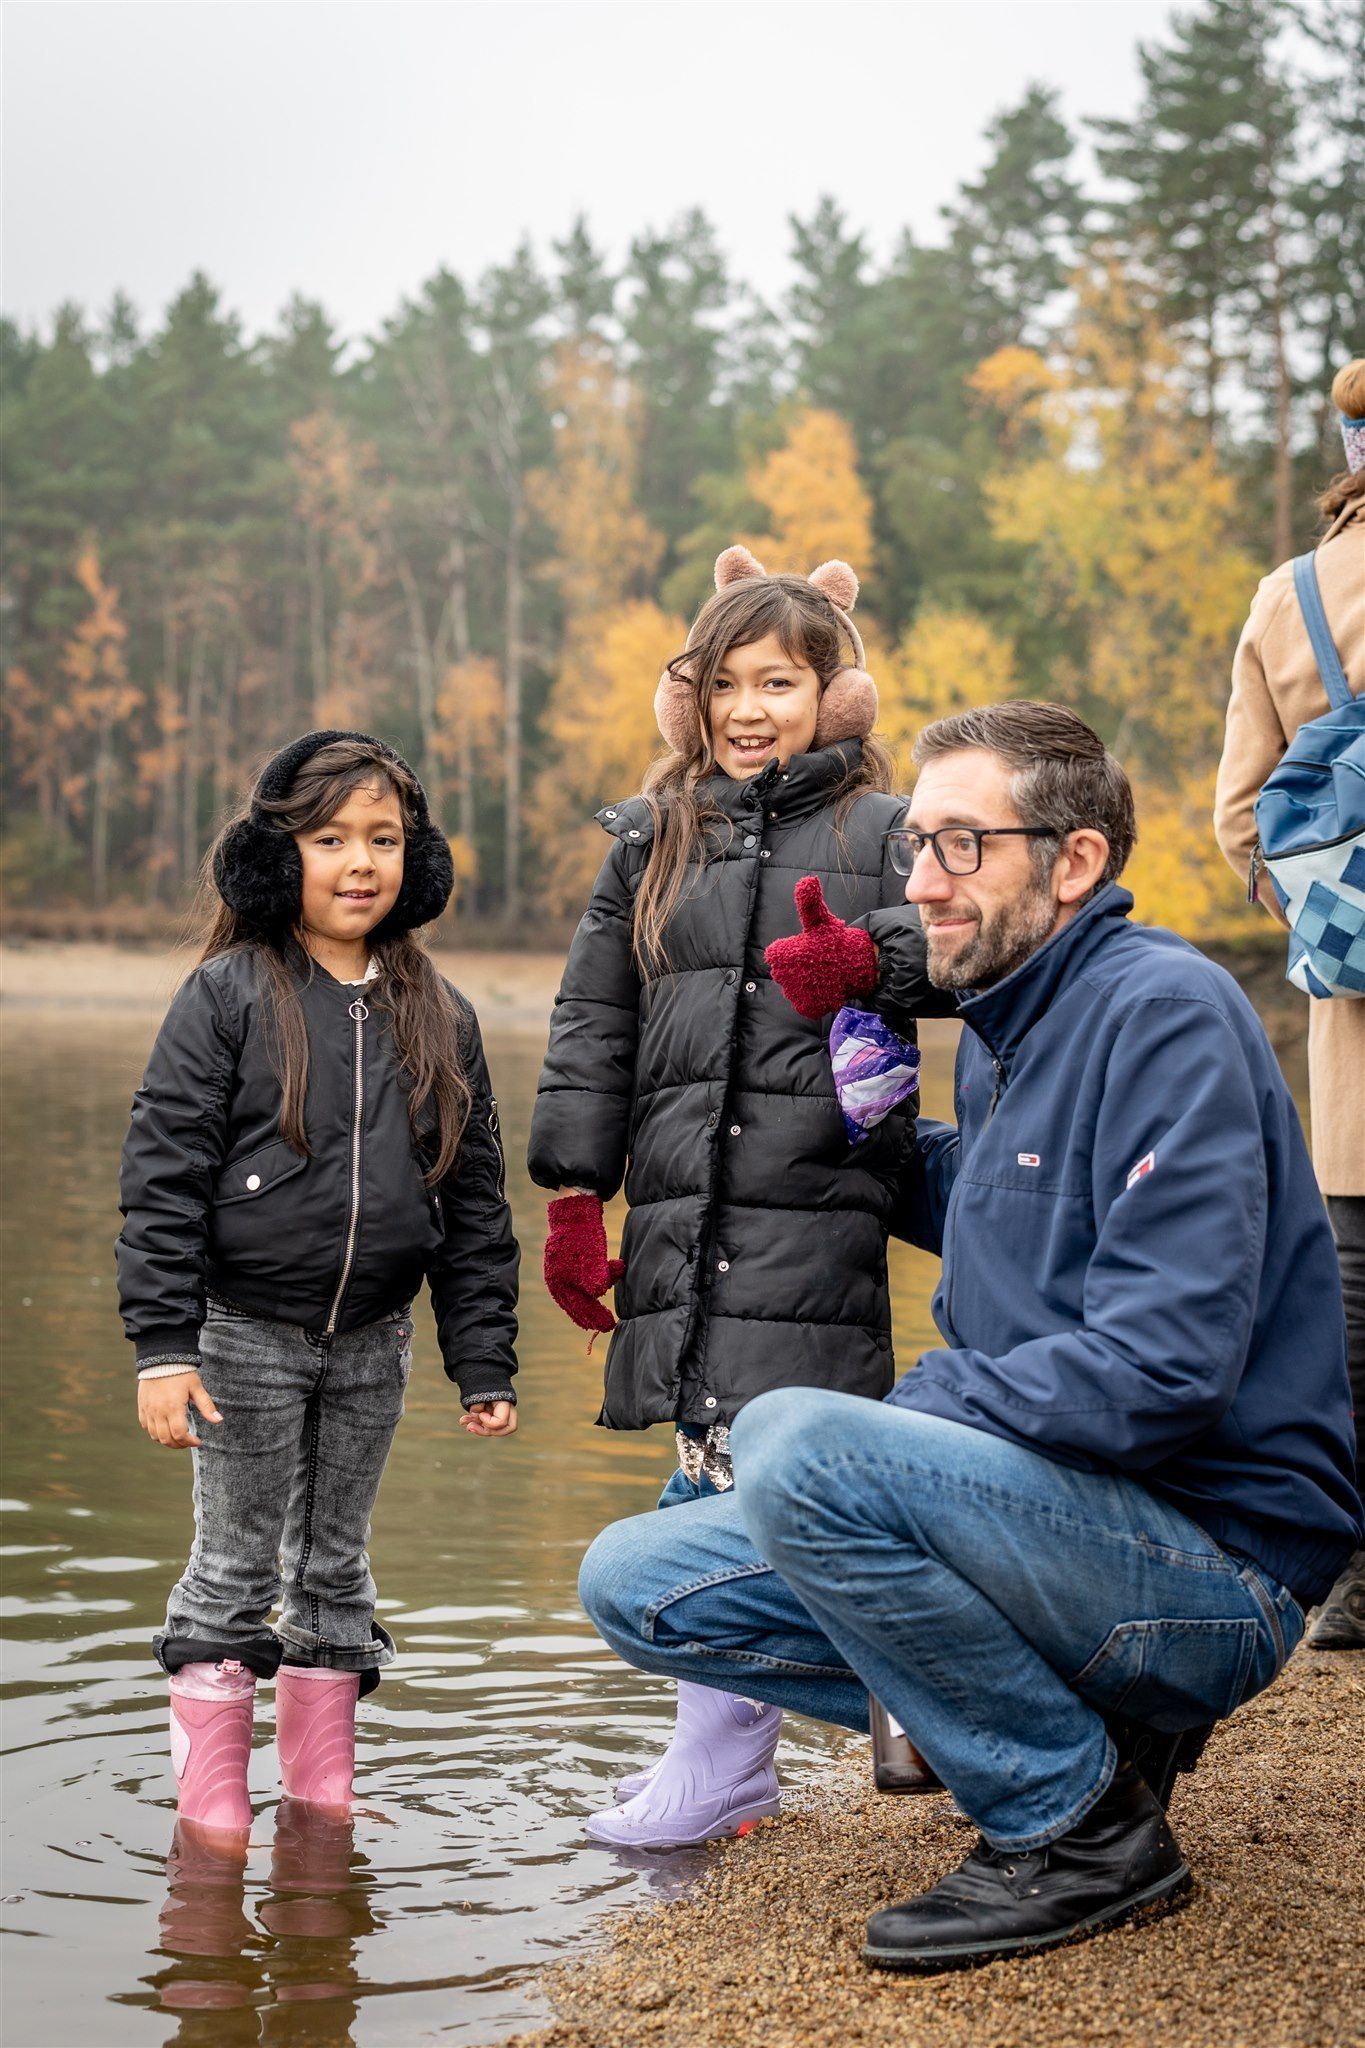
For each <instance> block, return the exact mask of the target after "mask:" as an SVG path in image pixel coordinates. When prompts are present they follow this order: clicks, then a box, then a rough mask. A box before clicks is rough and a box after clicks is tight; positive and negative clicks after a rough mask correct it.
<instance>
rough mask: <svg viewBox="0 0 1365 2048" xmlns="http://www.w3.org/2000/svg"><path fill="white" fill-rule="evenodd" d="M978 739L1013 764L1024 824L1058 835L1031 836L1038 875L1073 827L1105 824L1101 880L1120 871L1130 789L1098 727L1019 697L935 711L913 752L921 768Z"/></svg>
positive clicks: (1131, 819) (1133, 834)
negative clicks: (975, 707)
mask: <svg viewBox="0 0 1365 2048" xmlns="http://www.w3.org/2000/svg"><path fill="white" fill-rule="evenodd" d="M964 747H981V748H984V749H985V751H986V752H987V753H990V754H995V755H997V756H998V757H999V759H1000V760H1002V761H1005V762H1007V763H1008V764H1009V766H1010V767H1011V768H1012V769H1013V770H1014V774H1013V777H1012V780H1011V785H1010V798H1011V801H1012V803H1013V805H1014V808H1015V810H1016V811H1017V812H1018V814H1019V822H1020V824H1022V825H1046V826H1047V827H1048V829H1049V831H1051V832H1053V833H1054V834H1055V835H1056V842H1055V843H1054V841H1053V840H1050V839H1031V840H1030V841H1029V850H1030V853H1031V854H1032V856H1033V862H1034V867H1035V869H1036V871H1037V872H1038V874H1039V875H1047V874H1050V873H1051V871H1052V867H1053V863H1054V862H1055V860H1056V858H1057V848H1058V846H1059V845H1060V843H1061V841H1062V840H1064V839H1065V837H1066V835H1067V833H1068V832H1079V831H1082V830H1089V831H1092V832H1102V833H1103V834H1104V836H1105V838H1106V839H1107V840H1108V842H1109V858H1108V860H1107V861H1106V862H1105V864H1104V873H1103V874H1102V875H1101V877H1100V879H1099V882H1098V883H1097V884H1096V887H1097V888H1103V887H1104V884H1105V883H1106V882H1113V881H1116V880H1117V879H1118V877H1119V876H1120V875H1121V874H1122V873H1123V870H1124V868H1125V867H1126V866H1127V863H1128V856H1129V855H1130V854H1131V852H1132V851H1133V845H1134V842H1135V841H1136V839H1137V820H1136V818H1135V816H1134V813H1133V791H1132V787H1131V785H1130V784H1129V781H1128V777H1127V776H1126V775H1125V774H1124V772H1123V769H1122V768H1121V767H1120V766H1119V764H1118V762H1117V761H1116V760H1115V759H1114V757H1113V755H1112V754H1111V753H1109V752H1108V750H1107V749H1106V747H1105V744H1104V741H1103V740H1102V739H1101V738H1100V736H1099V734H1098V733H1097V732H1095V731H1094V730H1093V729H1092V728H1091V727H1090V726H1088V725H1087V724H1086V722H1085V720H1084V719H1083V718H1078V717H1077V716H1076V713H1075V712H1074V711H1068V710H1067V709H1066V707H1065V706H1064V705H1061V704H1046V703H1042V702H1037V701H1035V700H1034V699H1032V698H1028V697H1016V698H1013V699H1011V700H1010V701H1009V702H1008V703H1005V704H985V705H982V706H981V707H980V709H979V710H975V711H956V712H954V713H953V714H952V715H951V717H948V718H936V719H935V720H934V722H933V724H932V725H926V726H925V728H924V730H923V731H922V732H921V733H920V736H919V738H918V739H917V740H916V741H915V744H914V748H913V758H914V760H915V763H916V766H917V767H920V768H923V767H924V765H925V763H926V762H928V761H936V760H938V759H939V758H940V757H941V756H942V755H944V754H956V753H959V752H960V751H961V750H962V748H964Z"/></svg>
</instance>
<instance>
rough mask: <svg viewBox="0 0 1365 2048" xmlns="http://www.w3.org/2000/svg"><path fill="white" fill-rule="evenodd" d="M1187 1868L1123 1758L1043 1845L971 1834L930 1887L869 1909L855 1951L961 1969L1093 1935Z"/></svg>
mask: <svg viewBox="0 0 1365 2048" xmlns="http://www.w3.org/2000/svg"><path fill="white" fill-rule="evenodd" d="M1189 1888H1190V1873H1189V1870H1188V1868H1187V1867H1186V1863H1185V1859H1184V1857H1183V1856H1182V1855H1181V1853H1180V1850H1179V1848H1178V1846H1177V1844H1176V1841H1175V1838H1174V1836H1173V1835H1172V1834H1171V1831H1170V1828H1169V1827H1168V1825H1167V1822H1166V1816H1165V1814H1164V1812H1163V1811H1162V1809H1161V1805H1160V1802H1159V1801H1158V1800H1157V1799H1156V1798H1155V1797H1154V1796H1153V1794H1152V1791H1151V1789H1150V1787H1149V1786H1148V1785H1147V1784H1146V1783H1145V1782H1144V1780H1143V1779H1142V1777H1141V1776H1140V1775H1139V1773H1138V1772H1137V1771H1136V1770H1134V1769H1133V1768H1132V1767H1131V1766H1130V1767H1129V1768H1128V1769H1126V1770H1121V1771H1119V1772H1117V1773H1116V1775H1115V1777H1114V1779H1113V1782H1112V1783H1111V1784H1110V1786H1109V1788H1108V1790H1107V1791H1106V1792H1105V1793H1104V1794H1103V1796H1102V1797H1101V1798H1099V1799H1097V1800H1096V1802H1095V1804H1094V1805H1093V1806H1092V1807H1091V1809H1090V1811H1089V1813H1087V1815H1086V1816H1085V1819H1084V1820H1082V1821H1081V1822H1079V1823H1078V1825H1077V1826H1076V1827H1074V1828H1072V1829H1070V1830H1069V1832H1068V1833H1066V1834H1065V1835H1062V1836H1061V1837H1060V1838H1059V1839H1058V1840H1057V1841H1055V1842H1049V1843H1048V1845H1047V1847H1046V1848H1044V1849H993V1848H992V1847H991V1845H990V1843H989V1842H988V1841H987V1840H986V1838H985V1836H984V1835H983V1836H981V1838H980V1839H979V1840H978V1842H977V1845H976V1847H975V1848H974V1849H973V1850H972V1853H971V1855H970V1856H968V1858H967V1859H966V1861H965V1862H964V1863H962V1864H960V1865H959V1866H958V1868H957V1869H956V1870H954V1871H952V1872H951V1873H950V1874H949V1875H948V1876H947V1877H945V1878H943V1879H942V1880H941V1881H940V1882H939V1883H938V1884H936V1885H935V1886H934V1887H933V1889H932V1891H927V1892H924V1893H922V1894H921V1896H920V1897H919V1898H917V1899H907V1901H906V1902H905V1904H904V1905H903V1906H889V1907H888V1908H887V1909H886V1911H885V1912H884V1913H874V1914H873V1916H872V1918H871V1919H870V1920H869V1921H868V1923H867V1942H866V1945H865V1946H864V1948H863V1959H864V1961H866V1962H869V1963H873V1964H875V1965H876V1967H877V1968H878V1969H882V1970H962V1969H971V1968H973V1967H975V1965H977V1964H978V1963H990V1962H994V1961H996V1960H997V1959H998V1958H999V1957H1001V1956H1012V1955H1024V1954H1030V1953H1032V1952H1033V1951H1035V1950H1038V1949H1044V1948H1054V1947H1055V1946H1056V1945H1057V1944H1058V1943H1059V1942H1063V1941H1069V1940H1071V1939H1072V1937H1073V1936H1075V1935H1080V1934H1098V1933H1099V1931H1100V1929H1101V1928H1102V1927H1112V1926H1114V1925H1115V1923H1116V1922H1118V1921H1120V1920H1126V1919H1127V1918H1128V1916H1129V1915H1130V1914H1132V1913H1137V1912H1140V1911H1141V1910H1142V1909H1143V1907H1146V1906H1155V1905H1158V1904H1160V1903H1162V1902H1163V1901H1165V1900H1170V1899H1174V1898H1177V1897H1178V1896H1179V1895H1180V1894H1181V1893H1183V1892H1187V1891H1188V1890H1189Z"/></svg>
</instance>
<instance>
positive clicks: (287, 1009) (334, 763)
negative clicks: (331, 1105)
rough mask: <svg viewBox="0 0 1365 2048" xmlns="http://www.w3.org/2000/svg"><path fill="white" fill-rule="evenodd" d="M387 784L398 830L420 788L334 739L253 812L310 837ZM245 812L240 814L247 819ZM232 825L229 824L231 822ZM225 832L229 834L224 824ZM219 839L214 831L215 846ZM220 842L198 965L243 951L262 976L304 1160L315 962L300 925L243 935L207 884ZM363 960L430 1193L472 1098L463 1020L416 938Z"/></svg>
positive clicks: (285, 1131)
mask: <svg viewBox="0 0 1365 2048" xmlns="http://www.w3.org/2000/svg"><path fill="white" fill-rule="evenodd" d="M376 785H378V786H379V787H380V788H383V787H385V786H386V785H387V787H388V788H389V789H391V790H392V791H393V793H394V796H395V797H396V798H397V800H398V807H399V810H400V811H401V813H402V817H403V829H404V831H405V832H409V833H410V832H411V831H412V829H413V826H414V825H415V823H416V819H417V801H416V800H417V798H418V796H419V795H420V787H419V785H418V783H417V780H416V778H415V777H414V776H413V775H411V774H410V773H409V772H408V771H406V770H405V769H404V768H403V767H402V765H401V764H400V763H397V762H395V761H394V759H393V758H392V756H387V755H381V754H380V752H379V750H378V749H377V747H375V746H374V745H372V744H371V743H369V742H368V741H364V740H350V739H347V740H335V741H333V742H332V744H331V745H330V746H326V747H321V748H319V750H318V752H317V753H316V754H313V755H312V756H311V757H310V758H309V759H308V760H307V761H305V762H304V764H303V766H302V767H301V768H300V770H299V772H298V774H297V775H296V776H295V777H294V781H293V784H292V785H291V787H290V789H289V792H288V794H287V795H286V796H284V797H281V798H280V799H279V800H278V801H276V802H270V801H268V800H267V801H265V802H263V803H261V805H260V809H261V810H263V811H264V812H265V813H266V815H267V816H268V817H270V818H272V819H273V820H274V822H275V823H276V824H277V825H278V826H279V828H280V829H281V831H283V832H287V833H291V834H292V833H295V832H312V831H316V830H317V829H318V827H319V826H322V825H325V824H327V822H328V821H329V819H331V818H334V817H335V816H336V814H337V812H338V811H339V810H340V809H341V807H342V805H343V804H344V803H345V802H346V799H347V798H348V797H349V796H351V795H352V794H353V792H354V791H356V790H357V789H368V788H373V787H374V786H376ZM249 809H250V806H249V805H247V806H244V807H243V810H242V811H241V812H240V813H239V816H245V815H246V814H247V811H248V810H249ZM230 822H232V823H235V822H236V820H232V821H230ZM223 829H224V832H226V831H227V829H228V827H227V826H224V828H223ZM221 837H222V834H221V833H220V835H219V839H221ZM217 846H218V842H217V841H215V843H214V845H213V846H212V847H211V848H210V849H209V852H208V854H207V856H206V858H205V861H204V866H203V870H202V875H201V890H202V895H203V900H204V902H205V904H206V908H207V924H208V929H207V932H206V933H205V936H204V940H203V951H202V952H201V954H200V956H199V957H200V961H201V963H202V962H203V961H205V960H212V959H214V958H215V957H216V956H217V955H218V954H220V953H228V952H232V951H234V950H236V949H242V950H250V951H251V952H252V953H253V954H254V955H255V959H256V963H257V967H258V969H259V972H260V977H261V989H262V993H263V995H264V998H265V1003H266V1013H267V1017H268V1020H269V1021H268V1039H269V1045H270V1057H271V1063H272V1065H273V1066H274V1069H275V1073H276V1075H277V1077H278V1079H279V1084H280V1097H281V1103H280V1135H281V1137H282V1138H284V1140H285V1141H286V1143H287V1144H289V1145H292V1147H293V1148H294V1150H295V1151H296V1152H298V1153H301V1154H302V1155H303V1157H304V1158H311V1157H312V1147H311V1146H310V1145H309V1143H308V1135H307V1132H306V1131H305V1129H304V1121H303V1111H304V1103H305V1100H306V1098H307V1093H308V1031H307V1027H306V1026H305V1024H304V1018H303V1005H302V1003H301V1002H300V1000H299V980H298V977H299V972H300V970H302V971H303V973H304V975H305V977H306V978H308V979H311V977H312V975H313V973H314V971H315V963H314V961H313V957H312V955H311V954H310V953H309V951H308V948H307V946H306V945H305V943H304V938H303V927H302V922H301V918H300V919H299V920H297V921H296V922H295V924H294V927H293V929H292V930H291V931H289V932H286V933H281V934H280V935H279V937H278V938H263V937H262V936H261V935H260V933H259V932H257V931H254V930H250V931H249V930H248V929H247V928H246V927H245V925H244V924H243V922H242V920H241V918H240V917H239V916H238V914H237V912H236V911H234V910H233V909H231V908H230V907H229V905H228V904H227V903H225V902H224V901H223V899H222V897H221V896H220V895H219V894H218V891H217V890H216V889H215V888H214V886H213V868H214V857H215V854H216V852H217ZM370 953H371V957H372V959H373V960H374V962H375V965H376V967H377V968H378V973H377V975H376V977H375V979H374V980H373V981H372V982H370V983H369V984H368V986H367V988H366V991H365V999H366V1001H367V1002H373V1003H375V1004H377V1005H378V1007H379V1008H380V1009H382V1010H383V1011H384V1012H385V1013H386V1015H387V1017H388V1020H389V1028H390V1030H391V1032H392V1034H393V1043H394V1049H395V1051H396V1052H397V1054H398V1064H399V1071H400V1073H401V1075H402V1078H403V1083H404V1088H405V1092H406V1095H407V1104H408V1123H409V1125H410V1127H411V1129H412V1132H413V1136H414V1140H416V1139H417V1138H418V1137H419V1134H420V1135H422V1150H423V1156H425V1157H427V1158H429V1159H430V1161H431V1163H430V1164H429V1165H428V1166H427V1168H426V1170H425V1173H424V1179H425V1180H426V1182H427V1184H428V1185H429V1186H434V1185H435V1184H436V1182H438V1181H440V1180H442V1179H444V1177H445V1176H446V1174H448V1173H449V1172H450V1170H451V1168H452V1167H453V1166H454V1164H455V1161H456V1159H457V1158H458V1156H459V1150H460V1139H461V1138H462V1136H463V1135H464V1128H465V1125H466V1124H467V1123H468V1121H469V1109H470V1102H471V1099H472V1098H471V1094H470V1088H469V1082H468V1080H467V1079H466V1076H465V1071H464V1062H463V1059H462V1057H461V1039H462V1037H463V1034H464V1021H463V1019H462V1018H461V1015H460V1012H459V1009H458V1008H457V1006H456V1003H455V1000H454V998H453V996H452V995H451V993H450V990H449V989H448V988H447V987H446V985H445V983H444V982H443V981H442V979H441V977H440V975H439V974H438V973H437V972H436V968H435V966H434V964H433V962H432V959H431V956H430V954H429V953H428V952H427V950H426V947H425V946H424V945H423V944H422V942H421V940H420V939H419V938H418V937H417V935H416V933H415V932H410V931H405V932H396V933H393V934H385V933H383V932H382V931H378V932H376V933H374V934H373V935H372V937H371V940H370ZM428 1105H430V1111H431V1114H432V1116H434V1120H435V1121H434V1129H432V1130H431V1132H430V1134H429V1135H426V1134H421V1133H420V1126H421V1123H422V1121H423V1111H424V1110H426V1109H427V1107H428Z"/></svg>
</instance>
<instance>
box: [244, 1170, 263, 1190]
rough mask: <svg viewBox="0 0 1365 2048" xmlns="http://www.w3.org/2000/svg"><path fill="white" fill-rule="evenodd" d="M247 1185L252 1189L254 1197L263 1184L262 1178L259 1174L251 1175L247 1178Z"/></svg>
mask: <svg viewBox="0 0 1365 2048" xmlns="http://www.w3.org/2000/svg"><path fill="white" fill-rule="evenodd" d="M246 1184H247V1186H248V1187H249V1188H250V1189H251V1192H252V1194H253V1195H254V1194H255V1192H256V1190H257V1188H258V1187H259V1186H260V1184H261V1176H260V1175H259V1173H249V1174H248V1175H247V1177H246Z"/></svg>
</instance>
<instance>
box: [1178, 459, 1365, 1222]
mask: <svg viewBox="0 0 1365 2048" xmlns="http://www.w3.org/2000/svg"><path fill="white" fill-rule="evenodd" d="M1317 571H1318V582H1319V584H1320V586H1321V589H1322V602H1323V607H1324V609H1325V611H1326V613H1327V622H1328V624H1329V625H1330V627H1331V628H1332V638H1333V639H1334V640H1335V641H1336V644H1337V650H1338V652H1339V653H1340V655H1341V665H1342V667H1343V668H1344V669H1345V671H1346V675H1347V679H1348V680H1349V682H1350V685H1351V688H1352V690H1353V691H1354V692H1355V694H1356V695H1357V696H1360V695H1361V694H1362V692H1365V498H1357V499H1355V500H1354V502H1353V503H1351V504H1349V505H1347V506H1346V507H1345V509H1344V510H1343V511H1342V513H1341V515H1340V516H1339V518H1338V519H1337V520H1336V522H1335V524H1334V525H1333V526H1331V527H1330V528H1329V529H1328V531H1327V533H1326V534H1325V535H1324V536H1323V539H1322V541H1321V543H1320V545H1319V547H1318V553H1317ZM1326 709H1327V694H1326V692H1325V690H1324V689H1323V687H1322V683H1321V680H1320V679H1319V676H1318V670H1317V663H1316V662H1315V661H1314V659H1313V654H1312V650H1311V648H1310V647H1309V645H1308V634H1307V631H1306V629H1305V627H1304V623H1303V616H1302V614H1301V612H1300V610H1299V604H1298V599H1297V598H1296V596H1295V595H1294V576H1293V565H1292V564H1291V563H1289V562H1281V564H1280V566H1279V568H1278V569H1276V570H1274V571H1273V572H1272V574H1271V575H1269V576H1267V577H1266V578H1265V580H1264V582H1263V583H1262V584H1261V586H1260V589H1259V590H1258V591H1257V592H1256V596H1255V599H1254V601H1253V603H1252V607H1251V615H1250V617H1249V618H1248V619H1247V622H1246V625H1245V627H1244V628H1243V631H1242V638H1241V640H1240V642H1239V643H1238V647H1237V653H1236V656H1235V658H1234V660H1233V665H1232V697H1231V700H1230V702H1229V704H1228V722H1227V733H1226V737H1225V739H1224V742H1223V758H1222V760H1221V762H1220V763H1219V768H1218V788H1217V794H1216V797H1215V800H1214V813H1213V827H1214V831H1215V832H1216V833H1217V835H1218V844H1219V845H1220V846H1221V847H1222V849H1223V852H1224V854H1225V855H1226V856H1227V859H1228V860H1229V861H1230V863H1231V864H1232V867H1233V868H1234V869H1235V871H1236V872H1237V874H1238V875H1240V876H1242V877H1243V879H1245V877H1246V873H1247V863H1248V861H1249V860H1250V857H1251V850H1252V848H1253V846H1254V845H1255V843H1256V821H1255V818H1254V816H1253V806H1254V805H1255V802H1256V798H1257V796H1258V795H1259V793H1260V789H1261V785H1262V783H1263V782H1264V781H1265V779H1266V777H1267V776H1268V775H1269V774H1270V771H1271V769H1272V768H1274V767H1275V765H1276V763H1277V762H1278V761H1279V759H1280V756H1281V755H1282V754H1283V753H1284V750H1285V748H1286V747H1287V746H1288V744H1289V742H1290V740H1291V739H1292V738H1293V736H1294V734H1295V733H1296V732H1297V730H1298V728H1299V727H1300V726H1301V725H1303V724H1305V723H1306V722H1307V720H1309V719H1310V718H1320V717H1321V716H1322V714H1323V712H1324V711H1326ZM1308 1088H1309V1096H1310V1102H1311V1110H1312V1124H1313V1164H1314V1166H1315V1168H1316V1169H1317V1176H1318V1181H1319V1184H1320V1186H1321V1188H1322V1191H1323V1193H1324V1194H1325V1195H1365V997H1351V996H1340V997H1333V998H1332V999H1331V1000H1330V1001H1325V1002H1324V1001H1321V1000H1310V1002H1309V1006H1308Z"/></svg>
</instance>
